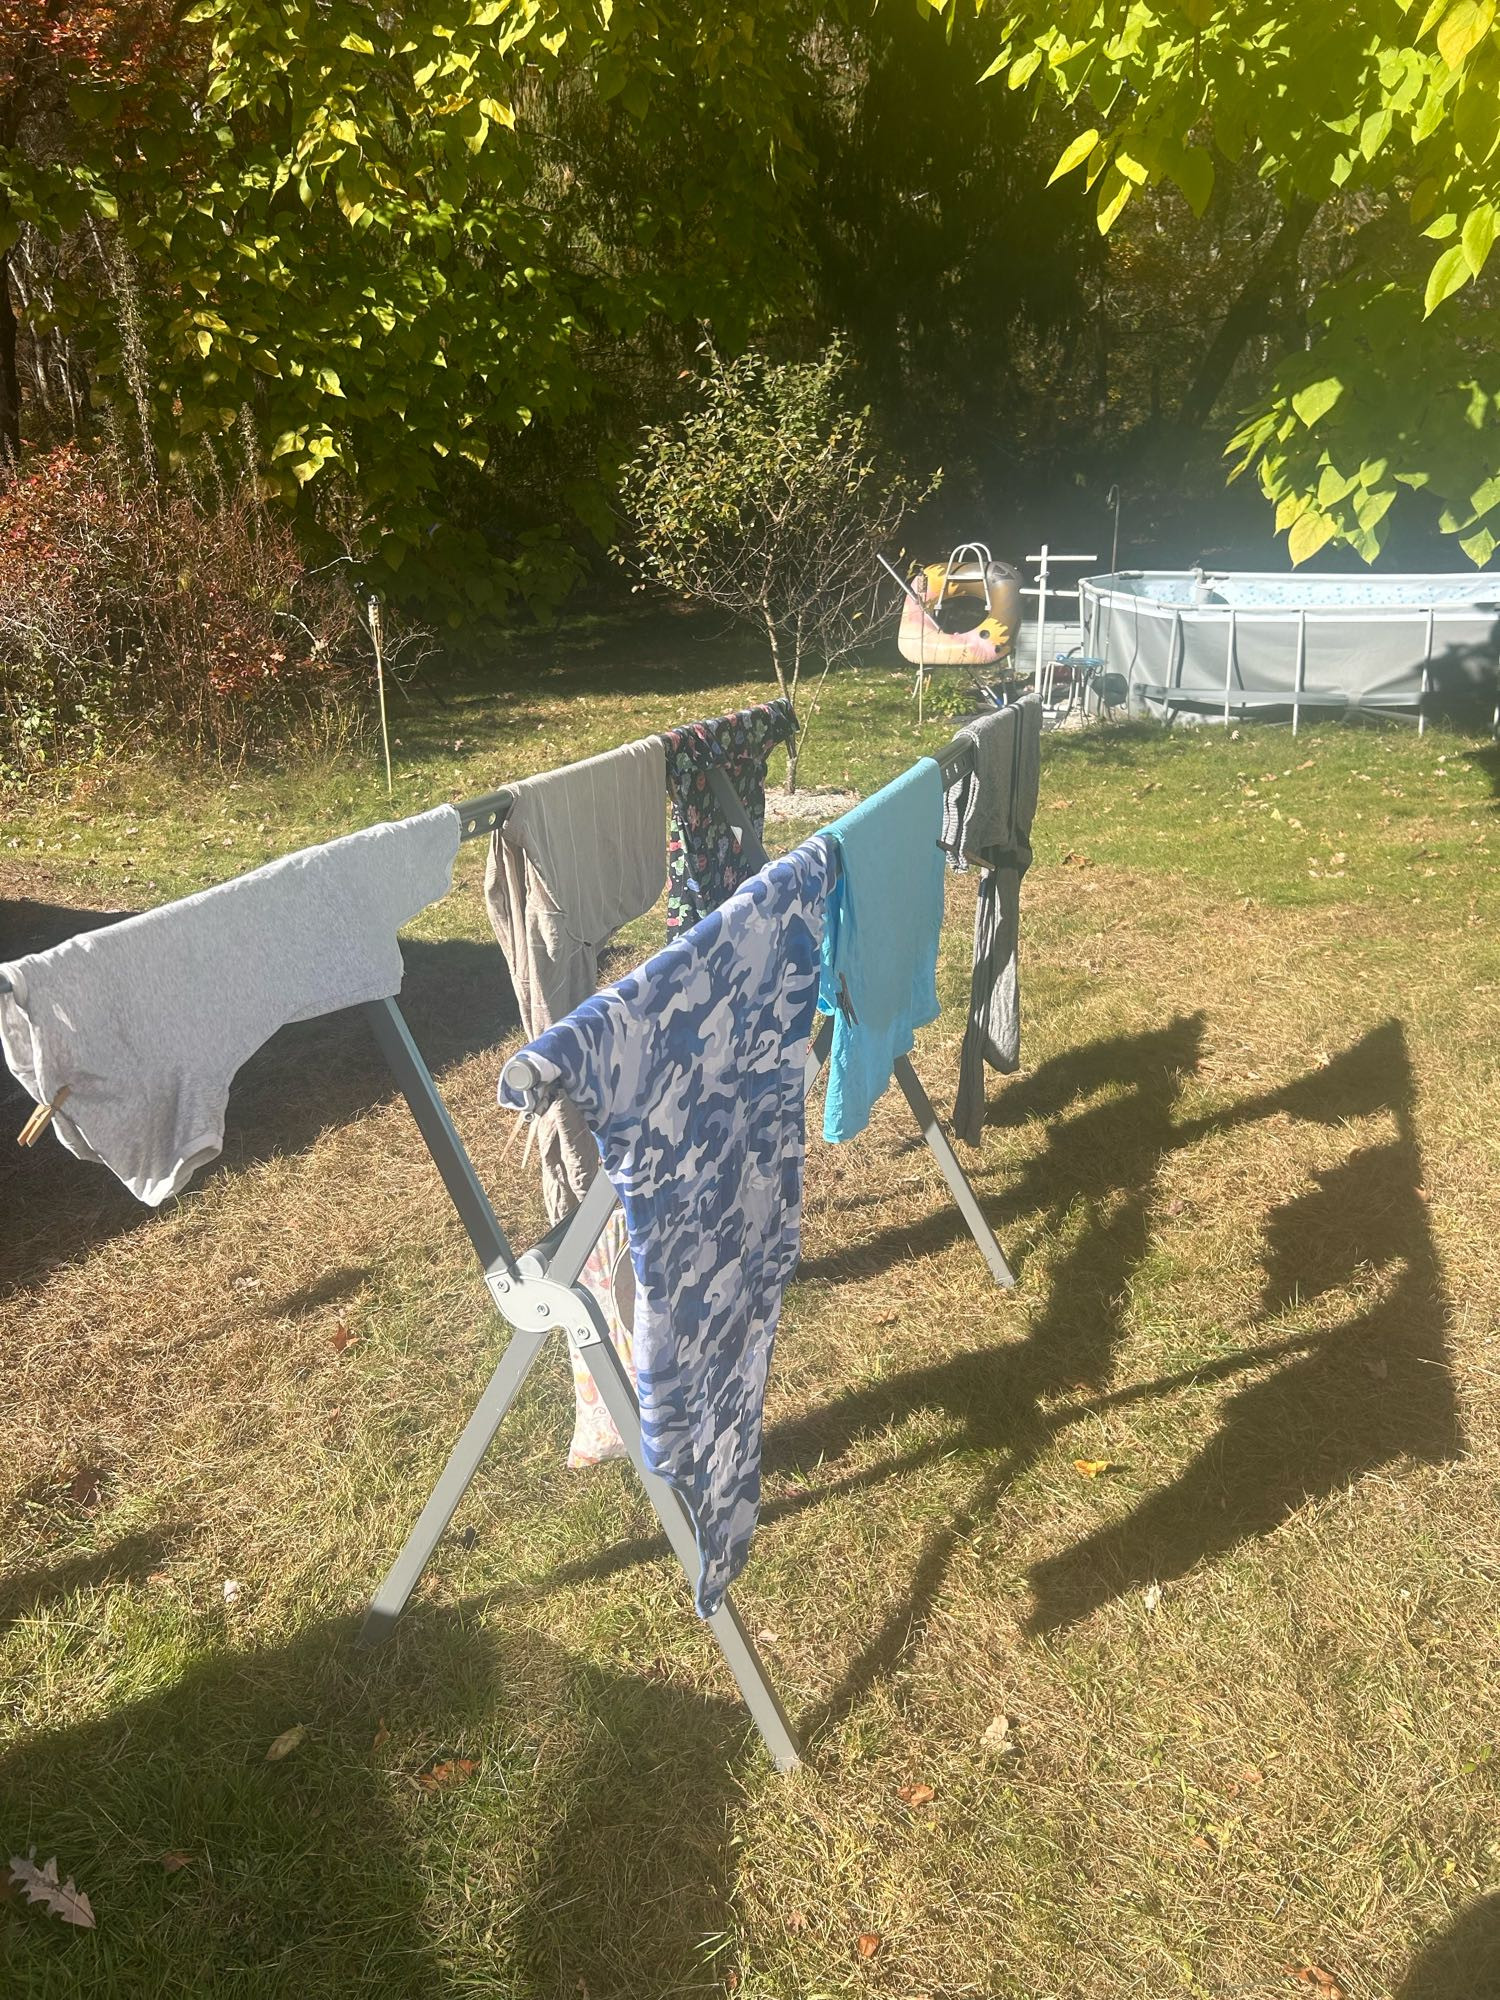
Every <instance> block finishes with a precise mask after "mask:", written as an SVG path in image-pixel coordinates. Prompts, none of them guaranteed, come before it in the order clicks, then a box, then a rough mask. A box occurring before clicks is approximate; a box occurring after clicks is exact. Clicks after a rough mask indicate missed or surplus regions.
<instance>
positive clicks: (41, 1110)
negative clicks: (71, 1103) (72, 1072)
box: [16, 1083, 72, 1146]
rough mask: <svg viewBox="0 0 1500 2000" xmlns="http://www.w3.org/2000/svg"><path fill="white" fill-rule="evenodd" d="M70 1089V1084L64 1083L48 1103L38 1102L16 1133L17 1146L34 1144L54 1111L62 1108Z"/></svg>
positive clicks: (50, 1120)
mask: <svg viewBox="0 0 1500 2000" xmlns="http://www.w3.org/2000/svg"><path fill="white" fill-rule="evenodd" d="M71 1089H72V1085H71V1084H67V1083H65V1084H64V1085H63V1087H62V1089H61V1090H60V1091H59V1092H58V1093H57V1095H56V1097H54V1098H53V1100H52V1102H51V1103H50V1104H39V1105H38V1106H37V1108H36V1109H35V1111H33V1112H32V1114H31V1116H30V1117H29V1118H28V1119H27V1120H26V1123H25V1124H24V1125H23V1126H22V1127H21V1129H20V1131H19V1132H18V1133H17V1134H16V1144H17V1145H18V1146H34V1145H35V1144H36V1142H37V1140H38V1139H40V1138H41V1136H42V1134H43V1133H44V1132H45V1131H46V1129H47V1127H48V1126H49V1125H50V1124H51V1123H52V1118H53V1114H54V1112H57V1111H60V1110H61V1109H62V1106H63V1103H64V1100H65V1099H66V1098H67V1096H68V1094H69V1092H70V1091H71Z"/></svg>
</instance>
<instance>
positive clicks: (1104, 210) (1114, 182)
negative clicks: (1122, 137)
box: [1097, 160, 1131, 236]
mask: <svg viewBox="0 0 1500 2000" xmlns="http://www.w3.org/2000/svg"><path fill="white" fill-rule="evenodd" d="M1130 195H1131V184H1130V182H1129V181H1128V180H1127V179H1126V178H1125V176H1124V174H1122V173H1121V172H1120V169H1119V168H1118V167H1117V166H1116V165H1115V163H1114V161H1113V160H1111V161H1110V163H1109V165H1108V166H1107V167H1106V168H1105V169H1104V178H1103V180H1102V182H1101V183H1100V187H1099V209H1098V216H1097V221H1098V224H1099V234H1100V235H1101V236H1104V235H1107V234H1108V232H1109V227H1110V224H1111V223H1112V222H1113V221H1114V220H1115V218H1116V217H1117V216H1118V215H1119V213H1120V210H1121V209H1122V208H1123V207H1124V206H1125V204H1126V202H1127V201H1129V199H1130Z"/></svg>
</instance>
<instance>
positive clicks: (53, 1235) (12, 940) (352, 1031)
mask: <svg viewBox="0 0 1500 2000" xmlns="http://www.w3.org/2000/svg"><path fill="white" fill-rule="evenodd" d="M122 914H129V913H128V912H120V911H99V910H75V909H68V908H65V907H63V906H61V905H58V904H50V903H47V904H41V903H34V902H19V903H17V902H6V903H0V960H3V959H7V958H14V957H19V956H21V955H23V954H24V953H26V952H32V951H42V950H46V949H47V948H48V947H49V946H51V945H53V944H56V943H58V942H60V941H61V940H62V939H63V938H66V937H71V936H72V935H73V934H74V933H75V932H78V931H86V930H96V929H98V928H99V927H100V925H102V924H108V923H114V922H117V921H118V919H119V917H120V916H121V915H122ZM401 952H402V957H403V959H404V960H405V965H406V976H405V979H404V980H403V982H402V989H401V995H400V999H401V1008H402V1012H403V1013H404V1014H405V1016H406V1019H407V1021H408V1023H409V1025H410V1027H411V1031H412V1033H413V1035H414V1036H415V1037H416V1041H417V1045H418V1047H419V1048H420V1049H421V1050H422V1052H423V1055H424V1056H425V1057H426V1059H427V1062H428V1065H429V1066H430V1067H431V1068H432V1069H433V1070H434V1071H440V1070H442V1069H444V1068H446V1067H447V1066H448V1065H450V1064H452V1063H456V1062H460V1061H462V1060H463V1059H464V1058H465V1057H467V1056H471V1055H474V1054H476V1053H477V1052H479V1051H480V1050H482V1049H487V1048H495V1047H498V1045H499V1043H500V1042H501V1041H502V1040H503V1039H504V1037H505V1036H506V1034H507V1033H508V1032H509V1031H510V1030H511V1029H512V1028H513V1027H514V1026H515V1023H516V1021H517V1020H518V1018H519V1016H518V1013H517V1009H516V1004H515V996H514V994H513V992H512V989H511V984H510V976H509V974H508V973H507V971H506V968H505V960H504V958H503V957H502V956H501V954H500V949H499V947H498V946H497V945H495V944H484V943H478V942H475V941H473V940H471V939H465V938H447V939H441V940H432V939H427V938H404V939H403V940H402V944H401ZM171 1031H172V1030H171V1023H170V1022H164V1023H163V1024H162V1032H163V1033H164V1034H170V1033H171ZM396 1094H397V1092H396V1086H395V1082H394V1080H393V1079H392V1077H391V1073H390V1071H389V1070H388V1069H387V1067H386V1065H385V1063H384V1061H383V1060H382V1058H381V1056H380V1053H379V1051H378V1050H377V1048H376V1046H375V1043H374V1040H373V1038H372V1037H371V1035H370V1032H369V1030H368V1028H367V1027H366V1025H365V1023H364V1021H363V1019H362V1018H361V1016H360V1014H359V1011H358V1010H357V1009H355V1008H348V1009H345V1010H343V1011H342V1012H340V1013H337V1014H325V1015H322V1016H320V1017H319V1019H317V1020H315V1021H298V1022H294V1023H292V1024H291V1025H290V1026H288V1027H285V1028H282V1029H280V1030H278V1032H277V1033H276V1034H274V1035H273V1036H272V1037H271V1039H270V1040H269V1041H268V1042H267V1043H266V1044H265V1046H264V1047H263V1048H261V1049H260V1050H258V1051H257V1053H256V1054H255V1055H253V1056H252V1057H251V1058H250V1060H249V1062H247V1063H246V1064H245V1065H244V1067H243V1068H242V1069H241V1070H240V1071H239V1074H238V1075H237V1077H236V1078H235V1080H234V1083H233V1085H232V1086H231V1088H230V1093H229V1109H228V1114H227V1116H226V1120H225V1128H224V1150H223V1152H222V1154H221V1155H220V1157H219V1160H218V1161H217V1162H216V1163H215V1164H214V1166H213V1167H211V1168H209V1169H208V1170H207V1171H204V1172H200V1173H199V1174H198V1175H197V1176H196V1177H195V1179H194V1180H193V1182H192V1183H191V1185H190V1187H189V1189H188V1191H187V1193H186V1195H185V1196H184V1197H183V1199H186V1200H191V1199H192V1194H193V1192H194V1190H196V1189H198V1188H201V1187H203V1186H204V1185H206V1183H207V1182H208V1180H209V1178H210V1175H212V1174H216V1173H239V1172H242V1171H243V1170H244V1169H245V1168H246V1167H248V1166H252V1165H254V1164H256V1163H257V1162H259V1161H262V1160H268V1159H272V1158H274V1157H276V1156H277V1155H281V1154H286V1153H296V1152H302V1151H304V1150H305V1149H306V1148H307V1147H308V1146H310V1145H311V1144H312V1143H313V1141H314V1140H315V1139H317V1138H318V1136H319V1134H320V1133H322V1132H324V1131H326V1130H327V1129H328V1128H329V1127H330V1126H333V1125H344V1124H349V1123H351V1122H352V1121H353V1120H354V1119H356V1118H358V1117H360V1116H362V1115H363V1114H365V1113H366V1112H369V1111H372V1110H374V1109H375V1108H376V1107H377V1106H378V1105H381V1104H384V1103H387V1102H388V1101H389V1100H390V1099H392V1098H393V1097H394V1096H396ZM32 1108H33V1106H32V1102H31V1099H30V1098H29V1097H28V1096H27V1094H26V1092H25V1091H23V1090H22V1088H21V1086H20V1085H19V1084H18V1083H17V1082H16V1080H15V1078H14V1077H13V1076H12V1075H11V1074H10V1071H9V1070H8V1069H6V1068H4V1066H3V1065H0V1214H3V1215H4V1217H5V1231H4V1242H3V1246H0V1295H3V1294H4V1293H5V1292H6V1291H9V1290H19V1289H23V1288H30V1287H33V1286H35V1285H37V1284H38V1283H40V1282H41V1280H42V1279H43V1278H45V1276H46V1274H47V1272H48V1271H49V1270H51V1269H52V1268H53V1267H54V1266H56V1265H58V1264H63V1263H70V1262H72V1261H74V1260H75V1259H77V1258H79V1257H82V1256H84V1255H86V1254H87V1253H88V1252H89V1251H90V1250H92V1249H94V1248H96V1247H97V1246H98V1245H99V1244H101V1243H105V1242H108V1241H109V1240H110V1239H111V1238H112V1237H116V1236H120V1235H123V1234H125V1233H127V1232H128V1231H130V1230H132V1229H136V1228H140V1227H142V1226H144V1225H145V1224H147V1223H149V1222H150V1221H151V1219H152V1216H153V1211H152V1210H151V1209H149V1208H146V1207H145V1206H144V1205H143V1204H142V1203H140V1202H138V1201H137V1200H136V1198H135V1196H134V1195H132V1194H131V1193H129V1191H128V1190H127V1189H125V1188H124V1187H122V1186H121V1184H120V1183H119V1182H118V1181H117V1180H116V1179H115V1177H114V1175H113V1174H112V1173H110V1171H109V1170H108V1168H106V1167H102V1166H100V1165H98V1164H97V1162H95V1161H92V1160H79V1159H75V1158H74V1156H73V1155H72V1154H71V1153H70V1152H68V1151H67V1150H66V1148H65V1147H63V1146H61V1145H59V1143H58V1142H57V1140H56V1138H55V1137H53V1136H52V1135H51V1134H44V1135H43V1137H42V1139H41V1140H40V1141H39V1142H38V1144H37V1145H35V1146H33V1147H30V1148H27V1149H24V1150H23V1149H21V1148H19V1147H17V1146H15V1145H13V1144H10V1143H9V1142H8V1141H7V1140H6V1137H5V1135H6V1134H7V1133H14V1132H18V1131H19V1130H20V1128H21V1126H22V1125H23V1124H24V1123H25V1120H26V1117H27V1115H28V1113H29V1112H30V1111H31V1110H32ZM174 1206H175V1204H174Z"/></svg>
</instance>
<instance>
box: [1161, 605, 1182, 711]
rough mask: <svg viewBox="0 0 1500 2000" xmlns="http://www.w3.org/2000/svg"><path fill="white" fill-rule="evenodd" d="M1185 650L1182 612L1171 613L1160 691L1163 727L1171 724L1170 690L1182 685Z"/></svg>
mask: <svg viewBox="0 0 1500 2000" xmlns="http://www.w3.org/2000/svg"><path fill="white" fill-rule="evenodd" d="M1186 651H1187V640H1186V639H1185V638H1184V636H1183V625H1182V613H1181V611H1178V610H1174V611H1173V613H1172V645H1171V650H1170V651H1169V653H1168V655H1167V684H1166V686H1165V687H1164V688H1163V689H1162V691H1161V725H1162V728H1163V729H1170V728H1171V726H1172V690H1173V689H1174V688H1181V686H1182V656H1183V654H1184V653H1185V652H1186Z"/></svg>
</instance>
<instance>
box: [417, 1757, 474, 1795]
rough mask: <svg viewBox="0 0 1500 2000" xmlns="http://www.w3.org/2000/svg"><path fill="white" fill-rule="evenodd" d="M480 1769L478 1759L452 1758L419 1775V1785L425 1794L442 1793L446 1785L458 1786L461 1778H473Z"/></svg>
mask: <svg viewBox="0 0 1500 2000" xmlns="http://www.w3.org/2000/svg"><path fill="white" fill-rule="evenodd" d="M478 1769H479V1759H478V1758H477V1757H450V1758H448V1759H446V1760H445V1761H444V1762H443V1763H441V1764H434V1765H433V1766H432V1768H431V1769H430V1770H427V1771H419V1772H418V1773H417V1783H418V1784H419V1785H420V1786H421V1787H422V1790H423V1791H424V1792H440V1791H441V1790H442V1789H443V1787H444V1785H454V1784H457V1783H458V1781H459V1779H460V1778H472V1777H473V1775H474V1773H475V1772H476V1771H477V1770H478Z"/></svg>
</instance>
